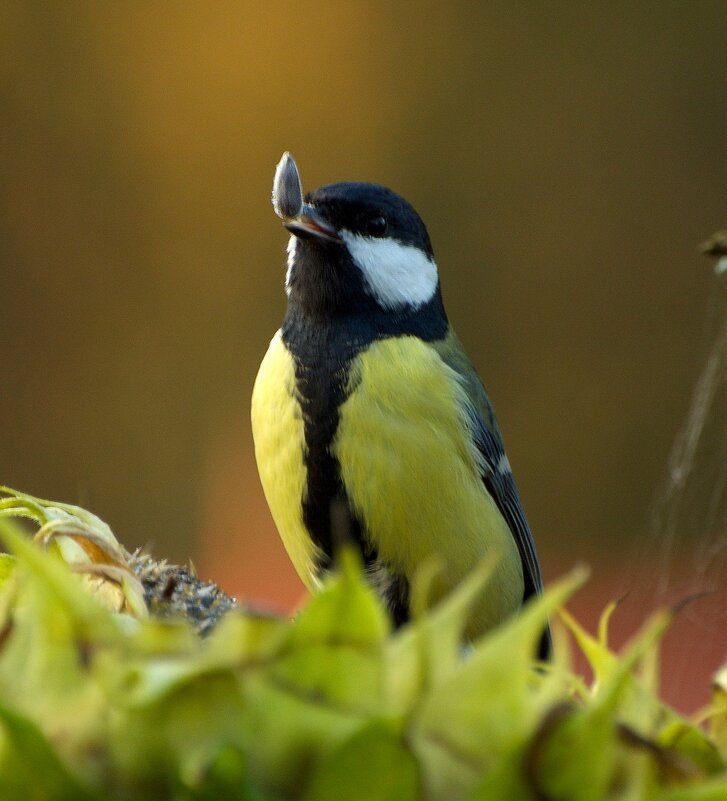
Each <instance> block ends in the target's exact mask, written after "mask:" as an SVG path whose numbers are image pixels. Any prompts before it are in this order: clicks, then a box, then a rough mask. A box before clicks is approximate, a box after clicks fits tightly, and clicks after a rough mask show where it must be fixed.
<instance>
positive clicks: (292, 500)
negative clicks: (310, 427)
mask: <svg viewBox="0 0 727 801" xmlns="http://www.w3.org/2000/svg"><path fill="white" fill-rule="evenodd" d="M251 417H252V434H253V438H254V440H255V458H256V460H257V466H258V472H259V473H260V481H261V483H262V485H263V491H264V492H265V498H266V499H267V502H268V506H269V507H270V512H271V514H272V516H273V520H274V521H275V525H276V527H277V529H278V532H279V533H280V537H281V539H282V540H283V545H284V546H285V549H286V551H287V552H288V556H290V560H291V562H292V563H293V567H295V569H296V571H297V573H298V575H299V576H300V578H301V580H302V581H303V583H304V584H305V585H306V586H307V587H308V588H309V589H314V588H315V586H316V584H317V579H316V577H315V575H314V573H313V570H312V568H313V565H314V563H315V561H316V558H317V553H316V552H317V550H318V549H317V547H316V545H315V544H314V543H313V541H312V540H311V538H310V537H309V536H308V532H307V530H306V528H305V525H304V524H303V517H302V500H303V493H304V492H305V484H306V470H305V465H304V462H303V452H304V449H305V434H304V430H303V417H302V415H301V410H300V404H299V403H298V400H297V398H296V392H295V367H294V363H293V357H292V356H291V355H290V353H289V352H288V350H287V348H286V347H285V345H284V344H283V341H282V338H281V335H280V331H278V333H277V334H276V335H275V336H274V337H273V339H272V341H271V343H270V347H269V348H268V352H267V353H266V354H265V358H264V359H263V361H262V364H261V365H260V370H259V371H258V374H257V378H256V379H255V387H254V388H253V392H252V414H251Z"/></svg>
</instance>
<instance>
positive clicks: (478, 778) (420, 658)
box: [0, 491, 727, 801]
mask: <svg viewBox="0 0 727 801" xmlns="http://www.w3.org/2000/svg"><path fill="white" fill-rule="evenodd" d="M6 492H9V491H6ZM19 516H20V517H29V518H31V519H32V520H33V521H35V523H36V524H37V525H38V526H39V529H38V531H37V533H35V535H34V536H29V535H28V534H27V533H24V532H23V530H21V527H20V526H19V525H18V524H17V523H16V522H14V521H13V520H11V519H9V518H12V517H19ZM2 518H5V519H2ZM0 537H1V538H2V542H3V544H4V546H5V549H6V550H7V551H8V552H9V555H4V556H2V558H0V798H2V799H3V800H4V801H13V800H14V799H18V800H20V799H23V801H34V800H35V799H38V801H40V800H41V799H42V800H43V801H46V800H48V801H54V800H55V799H58V800H59V801H60V800H61V799H63V800H64V801H65V799H69V801H70V799H73V800H74V801H101V800H102V799H130V798H133V799H138V801H144V800H145V799H149V801H151V800H152V799H153V800H154V801H160V799H179V800H180V801H202V799H210V801H212V800H213V799H214V801H226V800H227V799H230V801H232V799H240V800H241V801H243V800H244V801H283V800H284V799H303V800H304V801H329V799H330V800H331V801H333V800H334V799H336V800H338V799H341V798H345V799H352V800H353V801H358V800H359V799H360V801H364V799H365V800H366V801H383V800H384V799H391V801H394V800H396V801H415V799H427V800H430V801H436V800H438V799H447V801H450V800H451V801H456V800H457V799H462V800H463V801H496V800H497V799H503V800H504V799H507V801H513V800H515V801H519V800H520V799H522V801H528V800H529V799H532V800H533V801H542V800H543V799H546V800H548V799H552V800H553V801H555V800H556V799H558V800H559V801H561V800H565V799H574V800H575V799H577V800H578V801H601V800H602V799H604V800H605V799H619V800H620V799H624V800H626V799H634V801H636V800H637V799H638V801H649V800H651V799H653V801H725V799H727V774H726V773H725V757H726V756H727V701H726V700H725V699H726V698H727V691H725V690H724V689H719V688H720V687H727V674H725V673H723V674H721V676H718V677H717V687H718V689H717V691H716V695H715V699H714V703H713V705H712V707H711V709H710V710H709V711H708V714H707V717H708V718H709V730H708V731H707V730H705V729H703V728H702V727H700V726H698V725H696V724H694V723H691V722H689V721H687V720H685V719H683V718H681V717H680V716H679V715H677V714H676V713H675V712H674V711H672V710H671V709H669V708H668V707H667V706H665V705H664V704H663V703H662V702H660V701H659V699H658V697H657V696H656V695H655V693H654V690H653V687H654V685H655V679H654V676H655V675H656V672H657V667H658V665H657V662H658V643H659V639H660V637H661V635H662V634H663V632H664V630H665V629H666V627H667V626H668V624H669V621H670V618H671V613H670V612H668V611H660V612H657V613H656V614H655V615H654V616H653V617H652V618H651V619H650V620H648V621H647V622H646V623H645V625H644V626H643V629H642V630H641V632H640V633H639V634H638V635H637V636H636V637H635V638H634V640H633V642H632V643H631V644H630V645H629V646H628V647H627V648H626V649H625V651H624V652H623V653H621V654H618V655H617V654H615V653H613V652H612V651H611V650H609V648H608V646H607V638H606V630H607V620H608V615H609V614H610V611H612V610H608V612H607V614H606V615H604V620H603V624H602V627H601V631H600V633H599V636H598V637H593V636H590V635H589V634H587V633H586V632H585V631H584V630H582V629H581V628H580V627H579V626H578V624H577V623H576V622H575V621H573V620H572V619H571V618H570V617H569V616H568V614H567V613H566V612H564V611H563V604H564V603H565V602H566V601H567V599H568V597H569V596H570V595H571V594H572V593H573V592H574V591H575V590H576V589H577V588H578V586H579V585H581V584H582V583H583V581H584V580H585V576H584V571H582V570H580V571H575V572H574V573H573V574H572V575H570V576H568V577H567V578H565V579H564V580H562V581H560V582H558V583H556V584H555V585H553V586H551V587H550V589H549V590H548V591H547V592H546V594H545V596H544V597H543V598H542V599H539V600H537V601H536V602H535V603H531V604H529V605H528V606H527V607H526V608H525V609H524V610H523V612H522V614H520V615H519V616H518V617H517V618H514V619H512V620H510V621H508V622H507V623H505V624H503V625H501V626H500V627H499V628H497V629H496V630H495V631H493V632H491V633H489V634H488V635H487V636H485V637H483V638H482V639H481V640H479V641H478V642H476V643H474V644H473V645H472V646H471V647H468V648H467V649H463V648H462V647H461V646H460V634H461V631H462V628H463V623H464V619H465V616H466V612H467V609H468V605H469V603H470V601H471V600H472V598H473V597H474V596H475V595H476V594H477V592H478V591H480V590H481V588H482V587H483V585H484V584H485V583H486V582H487V580H488V577H489V576H490V575H491V573H492V571H493V570H494V569H496V565H495V563H494V562H493V561H491V560H490V561H488V562H486V563H484V564H482V565H480V566H478V567H477V568H475V570H474V571H473V573H472V575H471V576H470V578H469V580H468V581H467V582H465V583H464V584H463V585H462V586H461V587H460V588H459V589H458V590H457V591H456V592H455V593H454V594H453V595H452V596H451V597H449V598H448V599H447V600H446V601H445V602H444V603H443V604H441V605H440V606H438V607H437V608H435V609H433V610H431V611H429V612H425V613H422V614H421V615H419V616H418V617H417V619H416V620H415V621H414V622H413V623H412V624H411V625H409V626H406V627H404V628H403V629H401V630H399V631H396V632H392V631H391V629H390V623H389V620H388V618H387V617H386V614H385V612H384V610H383V608H382V606H381V605H380V603H379V602H378V600H377V598H376V596H375V595H374V594H373V593H372V591H371V590H370V589H369V587H368V586H367V584H366V583H365V581H364V578H363V573H362V570H361V567H360V565H359V564H358V562H357V560H356V558H355V557H354V556H353V555H352V554H349V553H346V554H344V555H343V557H342V559H341V560H340V564H339V569H338V571H337V572H336V573H335V574H334V575H332V576H331V578H330V579H329V581H328V582H327V583H326V585H325V587H324V588H323V590H322V591H321V592H320V594H318V595H317V596H316V597H314V598H313V599H311V600H310V602H309V603H308V605H307V606H306V607H305V608H304V609H303V610H302V611H301V612H300V614H299V615H298V616H297V617H296V618H295V619H294V620H284V619H277V618H273V617H270V616H262V615H256V614H253V613H250V612H244V611H242V610H239V609H238V610H233V611H229V612H227V613H226V614H225V615H224V617H223V618H222V620H221V622H220V623H219V624H218V625H217V626H216V627H215V628H214V630H213V631H212V633H211V634H210V635H209V636H208V637H206V638H201V637H199V636H198V634H197V633H196V631H195V629H194V628H193V626H192V625H191V624H190V623H188V622H187V621H185V620H183V619H177V620H175V619H163V620H160V619H157V618H155V617H154V616H153V615H149V614H148V613H147V611H146V608H145V604H144V600H143V592H141V591H140V586H139V583H138V582H137V581H136V579H135V577H134V574H133V570H130V568H129V565H128V564H127V561H126V559H125V553H126V552H125V551H124V550H123V548H121V546H119V545H118V543H117V542H116V540H115V538H114V537H113V534H112V533H111V532H110V530H109V529H108V527H107V526H105V524H104V523H103V522H102V521H100V520H98V518H95V517H94V516H93V515H90V514H89V513H87V512H84V511H83V510H80V509H77V508H75V507H69V506H63V505H58V504H49V503H46V502H43V501H39V500H38V499H35V498H31V497H30V496H27V495H23V494H21V493H12V492H11V493H10V494H9V496H8V497H7V498H4V499H2V500H0ZM423 581H425V579H423ZM422 595H425V592H422ZM559 615H560V616H561V618H562V620H563V621H564V624H565V627H567V629H569V631H570V635H569V636H570V638H571V639H572V641H573V642H574V643H575V645H576V646H577V647H578V648H580V649H581V650H582V651H583V652H584V653H585V655H586V657H587V659H588V661H589V663H590V665H591V667H592V670H593V674H594V681H593V682H592V684H590V685H587V684H586V683H585V682H584V681H583V680H582V679H581V678H579V677H578V676H577V675H575V674H574V673H573V671H572V669H571V667H570V665H569V656H568V654H569V650H570V648H569V645H568V642H566V633H565V627H560V629H558V631H559V632H560V636H558V637H557V642H556V647H557V654H558V656H557V658H556V659H555V660H554V662H553V663H551V664H549V665H545V666H543V665H541V666H534V664H533V662H532V656H531V655H532V654H533V653H534V652H535V650H536V647H537V642H538V640H539V637H540V634H541V631H542V627H543V624H544V622H545V620H546V619H548V618H551V619H554V618H556V617H557V616H559Z"/></svg>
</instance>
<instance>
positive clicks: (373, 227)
mask: <svg viewBox="0 0 727 801" xmlns="http://www.w3.org/2000/svg"><path fill="white" fill-rule="evenodd" d="M388 227H389V223H388V222H387V221H386V217H382V216H380V215H379V216H377V217H369V219H368V220H367V221H366V233H367V234H368V235H369V236H385V235H386V229H387V228H388Z"/></svg>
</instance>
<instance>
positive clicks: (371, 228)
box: [273, 153, 441, 316]
mask: <svg viewBox="0 0 727 801" xmlns="http://www.w3.org/2000/svg"><path fill="white" fill-rule="evenodd" d="M273 207H274V209H275V212H276V214H277V215H278V216H279V217H281V218H282V220H283V225H284V226H285V228H286V229H287V230H288V231H290V233H291V234H292V236H291V238H290V242H289V243H288V272H287V275H286V292H287V294H288V298H289V302H290V303H291V304H295V305H296V306H299V307H300V308H301V309H303V310H306V311H310V312H311V313H319V314H324V315H333V316H338V315H341V314H348V313H355V314H361V313H366V312H367V311H371V310H375V311H376V312H377V313H379V314H380V313H382V312H384V313H392V312H393V313H395V314H412V313H415V312H417V311H418V310H419V309H422V308H424V307H427V306H431V304H432V303H433V302H436V305H437V307H439V306H440V305H441V301H440V290H439V276H438V273H437V265H436V263H435V261H434V254H433V252H432V245H431V242H430V241H429V234H428V233H427V229H426V227H425V225H424V223H423V222H422V220H421V218H420V217H419V215H418V214H417V212H416V211H415V210H414V208H413V207H412V206H411V205H410V204H409V203H408V202H407V201H406V200H404V198H402V197H400V196H399V195H397V194H396V193H395V192H392V191H391V190H390V189H387V188H386V187H384V186H379V185H378V184H372V183H363V182H355V183H353V182H350V183H349V182H347V183H335V184H328V185H327V186H323V187H321V188H320V189H316V190H315V191H314V192H310V193H308V194H307V195H305V197H304V196H303V192H302V189H301V184H300V177H299V173H298V168H297V166H296V164H295V161H294V160H293V158H292V156H291V155H290V154H289V153H285V154H284V155H283V157H282V159H281V160H280V163H279V164H278V168H277V170H276V173H275V181H274V184H273Z"/></svg>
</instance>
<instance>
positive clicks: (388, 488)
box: [333, 337, 523, 634]
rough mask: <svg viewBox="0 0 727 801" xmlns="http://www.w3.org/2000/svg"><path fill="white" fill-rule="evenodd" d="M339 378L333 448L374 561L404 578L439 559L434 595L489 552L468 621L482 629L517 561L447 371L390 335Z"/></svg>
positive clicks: (506, 607) (505, 602) (514, 581)
mask: <svg viewBox="0 0 727 801" xmlns="http://www.w3.org/2000/svg"><path fill="white" fill-rule="evenodd" d="M349 383H350V386H349V395H348V398H347V400H346V401H345V402H344V403H343V405H342V406H341V409H340V422H339V426H338V431H337V434H336V438H335V440H334V445H333V450H334V453H335V456H336V457H337V458H338V461H339V463H340V467H341V476H342V479H343V483H344V485H345V487H346V493H347V495H348V498H349V501H350V504H351V506H352V508H353V510H354V512H355V513H356V515H357V516H358V517H359V519H361V520H362V521H364V524H365V527H366V530H367V532H368V534H369V536H370V538H371V539H372V540H373V542H374V543H375V545H376V548H377V550H378V553H379V555H380V557H381V558H383V559H384V560H385V561H387V562H389V563H390V564H391V565H392V566H393V567H394V570H395V571H397V572H401V573H403V574H404V575H406V576H407V578H409V579H411V578H412V576H413V575H414V573H415V571H416V569H417V567H418V566H419V565H421V564H422V563H423V562H424V561H425V560H427V559H431V558H432V557H434V558H436V559H437V560H438V561H439V563H440V565H441V568H442V570H441V573H440V576H439V582H438V584H436V585H435V587H434V595H435V597H436V596H441V595H442V594H444V593H446V592H448V591H449V590H450V589H451V588H453V587H454V586H456V585H457V584H458V583H459V582H460V581H461V580H462V578H463V577H464V576H465V575H466V574H467V573H468V572H469V571H470V570H471V569H472V568H473V566H474V565H475V564H476V563H477V561H478V560H479V559H481V558H482V557H483V556H484V555H485V554H486V553H488V552H489V551H491V550H496V551H497V552H498V553H499V554H500V556H501V563H500V567H499V569H498V570H497V573H496V576H495V579H494V581H493V582H492V584H491V585H490V586H489V588H488V591H487V594H486V596H485V597H483V598H482V599H481V601H480V602H479V604H478V607H477V609H476V611H475V614H474V616H473V620H472V625H471V626H470V627H469V628H470V633H471V634H476V633H479V632H481V631H483V630H485V629H486V628H489V627H490V626H492V625H494V624H495V623H497V622H498V621H500V620H502V618H503V617H505V616H506V615H507V614H510V613H511V612H513V611H515V610H516V609H517V608H519V606H520V603H521V601H522V594H523V578H522V566H521V562H520V556H519V554H518V550H517V546H516V544H515V541H514V539H513V537H512V535H511V533H510V530H509V528H508V525H507V523H506V522H505V520H504V518H503V517H502V515H501V514H500V512H499V510H498V508H497V506H496V504H495V502H494V501H493V499H492V498H491V496H490V495H489V493H488V492H487V491H486V489H485V487H484V484H483V482H482V479H481V477H480V474H479V470H478V467H477V461H476V452H475V448H474V445H473V443H472V440H471V437H470V436H469V430H468V429H469V420H468V416H467V412H466V409H467V402H468V401H467V396H466V393H465V391H464V389H463V387H462V385H461V383H460V379H459V377H458V375H457V373H456V372H455V371H453V370H452V369H451V368H450V367H448V366H447V365H446V364H444V362H442V360H441V359H440V357H439V356H438V354H437V353H436V351H434V349H433V348H431V347H429V346H428V345H427V344H426V343H425V342H422V341H421V340H420V339H418V338H416V337H399V338H392V339H386V340H382V341H379V342H375V343H374V344H372V345H371V346H370V347H369V348H368V349H367V350H366V351H365V352H363V353H362V354H360V355H359V356H358V357H357V358H356V359H355V360H354V363H353V365H352V368H351V372H350V382H349Z"/></svg>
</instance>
